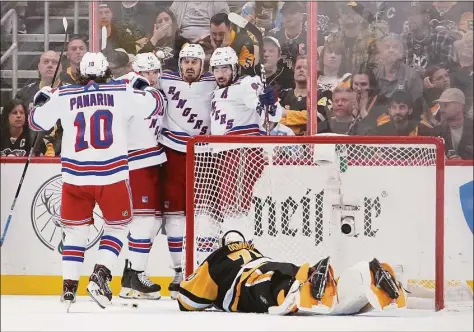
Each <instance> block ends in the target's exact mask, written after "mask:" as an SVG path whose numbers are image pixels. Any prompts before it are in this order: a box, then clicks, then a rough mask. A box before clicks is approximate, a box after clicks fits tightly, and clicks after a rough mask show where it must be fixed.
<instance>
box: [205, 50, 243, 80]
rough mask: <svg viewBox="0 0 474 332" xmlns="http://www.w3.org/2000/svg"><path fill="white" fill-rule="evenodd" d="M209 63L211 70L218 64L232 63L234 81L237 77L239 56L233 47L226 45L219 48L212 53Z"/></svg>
mask: <svg viewBox="0 0 474 332" xmlns="http://www.w3.org/2000/svg"><path fill="white" fill-rule="evenodd" d="M209 63H210V66H211V70H213V69H214V67H216V66H225V65H231V66H232V81H235V78H236V77H237V69H238V67H237V65H238V64H239V57H238V56H237V53H235V51H234V49H233V48H232V47H230V46H226V47H219V48H217V49H216V50H215V51H214V53H212V56H211V59H210V61H209Z"/></svg>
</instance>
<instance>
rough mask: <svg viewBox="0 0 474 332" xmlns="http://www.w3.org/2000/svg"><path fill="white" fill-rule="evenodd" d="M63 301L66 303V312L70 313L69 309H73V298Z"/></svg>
mask: <svg viewBox="0 0 474 332" xmlns="http://www.w3.org/2000/svg"><path fill="white" fill-rule="evenodd" d="M63 302H64V304H65V305H66V312H67V313H69V310H70V309H71V304H72V301H71V300H64V301H63Z"/></svg>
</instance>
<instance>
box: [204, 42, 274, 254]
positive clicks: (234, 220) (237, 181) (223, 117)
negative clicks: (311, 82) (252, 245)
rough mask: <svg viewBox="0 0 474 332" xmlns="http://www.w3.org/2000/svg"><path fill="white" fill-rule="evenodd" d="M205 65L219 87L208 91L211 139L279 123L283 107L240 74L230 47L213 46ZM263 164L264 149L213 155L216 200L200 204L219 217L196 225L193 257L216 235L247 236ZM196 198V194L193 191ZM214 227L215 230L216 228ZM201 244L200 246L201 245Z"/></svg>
mask: <svg viewBox="0 0 474 332" xmlns="http://www.w3.org/2000/svg"><path fill="white" fill-rule="evenodd" d="M210 67H211V70H212V72H213V74H214V77H215V79H216V82H217V85H218V88H217V89H216V90H215V91H214V93H213V98H212V104H211V109H212V110H211V135H242V136H258V135H265V134H266V130H267V126H268V128H269V129H270V128H271V126H273V125H274V124H276V123H278V122H279V121H280V119H281V116H282V112H283V109H282V107H281V106H280V104H279V103H278V98H277V95H276V92H275V91H274V89H273V88H271V87H266V88H264V85H263V83H262V81H261V79H260V77H250V76H242V77H241V76H240V75H239V71H240V70H239V69H240V68H239V59H238V57H237V54H236V53H235V51H234V50H233V49H232V48H231V47H221V48H217V49H216V50H215V51H214V53H213V54H212V56H211V59H210ZM264 165H265V161H264V154H263V150H262V149H261V148H259V147H255V148H248V149H227V150H226V151H223V152H221V153H219V154H214V156H213V159H212V166H211V167H213V168H215V169H217V172H219V174H222V176H224V178H223V179H220V180H219V181H217V180H216V181H215V182H216V184H217V188H216V189H217V190H215V191H214V192H215V193H216V196H215V197H211V196H210V195H206V196H204V198H203V199H205V201H203V202H201V201H199V204H201V205H203V206H205V208H206V209H209V206H211V207H212V208H211V210H213V211H220V214H221V216H220V217H222V220H223V222H222V223H221V222H219V220H214V219H218V218H219V217H216V216H214V217H213V218H206V217H202V218H200V220H199V221H198V222H199V223H200V224H202V225H204V224H206V225H209V226H203V228H204V229H208V230H209V232H208V234H206V236H203V237H201V238H198V243H197V248H198V250H197V257H198V261H199V262H202V261H203V260H204V259H205V258H206V257H207V256H208V255H209V254H210V250H207V251H206V250H200V248H206V247H208V248H209V243H210V242H212V243H214V244H215V243H216V242H217V238H218V236H219V234H218V232H217V231H216V229H217V228H221V232H225V231H226V230H229V229H237V230H239V231H241V232H243V233H246V234H245V235H246V236H247V237H248V238H250V234H249V232H251V227H248V226H249V225H250V224H249V223H248V218H247V215H248V212H249V209H250V204H251V194H252V188H253V186H254V184H255V183H256V181H257V179H258V178H259V177H260V175H261V174H262V172H263V167H264ZM198 194H199V193H198ZM216 225H217V226H218V227H216ZM201 242H202V243H201Z"/></svg>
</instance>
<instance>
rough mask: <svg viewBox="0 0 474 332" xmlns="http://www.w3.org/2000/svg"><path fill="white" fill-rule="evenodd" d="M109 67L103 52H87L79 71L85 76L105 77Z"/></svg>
mask: <svg viewBox="0 0 474 332" xmlns="http://www.w3.org/2000/svg"><path fill="white" fill-rule="evenodd" d="M108 67H109V62H108V61H107V59H106V57H105V55H104V54H102V53H101V52H98V53H93V52H87V53H86V54H84V56H83V57H82V60H81V63H80V64H79V70H80V72H81V75H83V76H87V75H95V76H104V75H105V72H106V70H107V68H108Z"/></svg>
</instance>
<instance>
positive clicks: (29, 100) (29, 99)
mask: <svg viewBox="0 0 474 332" xmlns="http://www.w3.org/2000/svg"><path fill="white" fill-rule="evenodd" d="M58 62H59V54H58V53H56V52H55V51H46V52H44V53H43V54H41V57H40V61H39V63H38V71H39V79H38V80H36V81H34V82H33V83H30V84H28V85H26V86H24V87H23V88H21V89H20V90H18V92H17V94H16V96H15V99H21V100H23V101H24V102H25V105H27V106H28V109H31V108H32V107H33V97H34V96H35V94H36V92H38V91H39V90H40V89H41V88H42V87H44V86H52V83H53V82H52V80H53V76H54V72H55V71H56V67H57V66H58ZM59 72H61V64H59V70H58V73H59ZM59 85H61V81H60V79H59V77H57V78H56V82H54V86H55V87H57V86H59Z"/></svg>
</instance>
